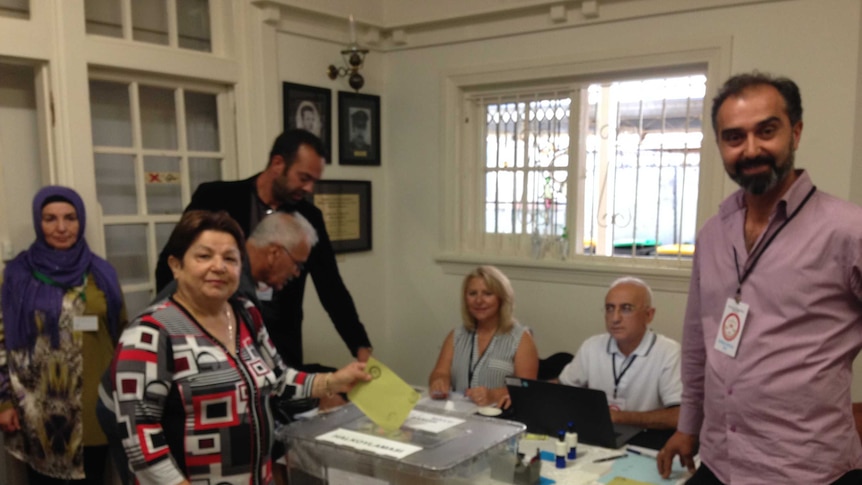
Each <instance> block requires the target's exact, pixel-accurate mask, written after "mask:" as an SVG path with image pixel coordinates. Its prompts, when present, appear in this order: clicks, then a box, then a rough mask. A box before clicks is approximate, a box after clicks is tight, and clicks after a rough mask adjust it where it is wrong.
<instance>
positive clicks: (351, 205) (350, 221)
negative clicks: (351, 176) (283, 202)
mask: <svg viewBox="0 0 862 485" xmlns="http://www.w3.org/2000/svg"><path fill="white" fill-rule="evenodd" d="M312 202H314V205H315V206H317V208H318V209H320V211H321V212H323V220H324V221H325V222H326V232H328V233H329V239H330V241H332V248H333V249H334V250H335V252H336V253H349V252H355V251H370V250H371V182H369V181H361V180H318V181H317V182H316V183H315V184H314V194H313V195H312Z"/></svg>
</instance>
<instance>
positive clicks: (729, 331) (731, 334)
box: [721, 313, 740, 342]
mask: <svg viewBox="0 0 862 485" xmlns="http://www.w3.org/2000/svg"><path fill="white" fill-rule="evenodd" d="M739 323H740V322H739V316H738V315H737V314H736V313H730V314H728V315H727V317H725V319H724V322H722V323H721V336H722V337H724V340H727V341H728V342H730V341H731V340H733V339H735V338H736V336H737V335H739V327H740V324H739Z"/></svg>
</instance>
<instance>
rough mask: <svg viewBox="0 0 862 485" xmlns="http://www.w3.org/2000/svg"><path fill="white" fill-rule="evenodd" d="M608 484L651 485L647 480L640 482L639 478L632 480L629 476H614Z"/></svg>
mask: <svg viewBox="0 0 862 485" xmlns="http://www.w3.org/2000/svg"><path fill="white" fill-rule="evenodd" d="M608 485H651V484H650V483H649V482H642V481H640V480H632V479H631V478H625V477H616V478H614V479H613V480H611V481H610V482H608Z"/></svg>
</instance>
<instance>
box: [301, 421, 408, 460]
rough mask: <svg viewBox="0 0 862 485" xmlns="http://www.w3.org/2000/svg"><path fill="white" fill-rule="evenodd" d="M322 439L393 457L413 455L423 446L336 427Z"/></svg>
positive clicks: (319, 437) (320, 438) (321, 438)
mask: <svg viewBox="0 0 862 485" xmlns="http://www.w3.org/2000/svg"><path fill="white" fill-rule="evenodd" d="M317 439H319V440H321V441H328V442H330V443H334V444H336V445H341V446H347V447H350V448H356V449H357V450H362V451H370V452H371V453H374V454H377V455H383V456H391V457H392V458H397V459H399V460H400V459H401V458H404V457H405V456H409V455H412V454H413V453H416V452H417V451H419V450H421V449H422V448H421V447H419V446H414V445H411V444H408V443H402V442H400V441H394V440H388V439H386V438H379V437H377V436H371V435H369V434H366V433H360V432H357V431H352V430H349V429H335V430H332V431H330V432H329V433H325V434H322V435H320V436H318V437H317Z"/></svg>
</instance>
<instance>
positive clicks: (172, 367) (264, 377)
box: [101, 211, 371, 485]
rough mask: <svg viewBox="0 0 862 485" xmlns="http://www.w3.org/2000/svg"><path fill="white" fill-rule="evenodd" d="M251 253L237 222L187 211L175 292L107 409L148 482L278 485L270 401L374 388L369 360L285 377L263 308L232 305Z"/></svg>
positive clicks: (144, 330)
mask: <svg viewBox="0 0 862 485" xmlns="http://www.w3.org/2000/svg"><path fill="white" fill-rule="evenodd" d="M242 248H244V242H243V236H242V231H241V229H240V228H239V226H238V225H237V223H236V222H235V221H234V220H233V219H231V218H230V216H228V215H227V213H225V212H218V213H213V212H206V211H189V212H186V214H185V215H183V218H182V219H181V220H180V222H179V224H177V226H176V228H175V229H174V231H173V233H172V234H171V236H170V239H169V240H168V243H167V245H166V251H167V254H168V255H169V258H168V264H169V265H170V268H171V270H172V271H173V274H174V278H175V279H176V281H177V290H176V292H175V293H174V294H173V295H172V296H171V297H170V298H169V299H167V300H164V301H161V302H157V303H155V304H154V305H152V306H151V307H150V308H148V309H147V310H145V311H144V312H143V313H142V314H141V315H139V316H138V317H137V318H136V319H135V320H134V321H133V322H132V324H131V325H130V326H129V328H128V329H126V331H125V332H123V335H122V336H121V338H120V346H119V347H118V348H117V352H116V354H115V358H114V362H113V364H112V366H111V368H110V369H109V371H108V372H107V373H106V379H105V381H107V382H105V381H103V389H102V391H101V392H102V404H104V405H105V407H106V408H107V409H109V410H111V411H113V412H114V414H115V416H116V420H115V428H114V429H112V430H108V434H109V436H111V437H115V438H118V439H119V440H120V441H121V443H122V449H123V450H124V452H125V453H124V458H125V460H126V462H127V464H128V467H127V468H128V469H130V470H131V472H132V473H134V475H135V478H136V479H137V481H138V483H141V484H158V485H173V484H177V483H182V484H187V483H190V482H196V481H200V482H201V483H204V482H206V483H220V484H240V483H242V484H243V485H248V484H268V483H271V482H272V473H271V463H270V447H271V445H272V425H271V422H272V419H271V414H270V409H269V406H268V398H269V396H270V394H272V393H278V394H282V395H285V394H286V395H288V396H295V397H297V398H304V397H321V396H325V395H327V394H332V393H335V392H345V391H347V390H349V389H350V388H351V387H352V386H353V384H354V383H355V382H356V381H358V380H370V378H371V376H369V375H368V374H367V373H365V372H364V365H365V364H362V363H358V362H354V363H351V364H349V365H347V366H346V367H344V368H342V369H340V370H338V371H336V372H334V373H327V374H323V375H320V374H306V373H303V372H299V371H296V370H294V369H289V368H285V366H284V365H283V364H282V361H281V359H280V358H279V356H278V354H277V352H276V350H275V347H274V346H273V344H272V342H271V341H270V339H269V336H268V334H267V332H266V329H265V327H264V326H263V321H262V319H261V316H260V314H259V313H258V311H257V309H256V308H255V307H254V305H252V304H251V303H250V302H248V301H246V300H243V299H240V298H237V297H235V296H233V295H234V293H235V292H236V289H237V286H238V284H239V276H240V266H241V260H242V251H243V249H242ZM294 257H298V258H300V259H301V258H302V256H301V255H294ZM272 263H273V264H274V265H285V264H294V263H292V262H291V258H288V257H286V256H285V257H279V258H276V259H275V260H273V262H272ZM103 423H104V421H103Z"/></svg>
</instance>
